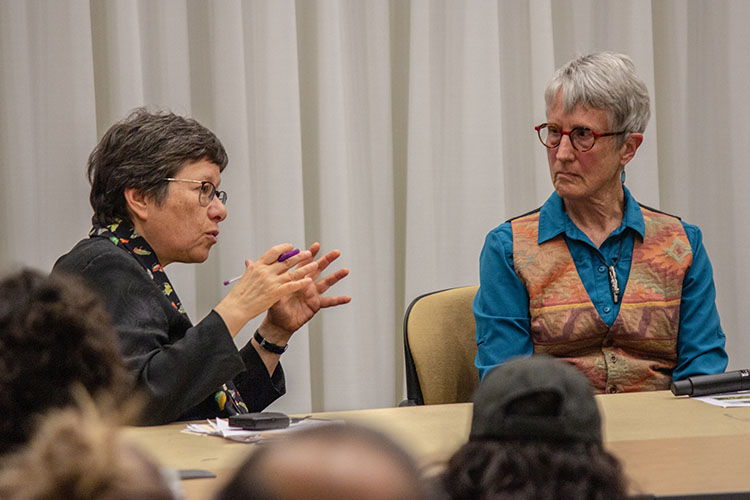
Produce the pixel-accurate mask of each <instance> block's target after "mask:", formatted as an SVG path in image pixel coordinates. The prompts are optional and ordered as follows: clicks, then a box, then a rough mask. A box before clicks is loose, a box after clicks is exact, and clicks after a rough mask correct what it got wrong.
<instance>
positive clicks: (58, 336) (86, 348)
mask: <svg viewBox="0 0 750 500" xmlns="http://www.w3.org/2000/svg"><path fill="white" fill-rule="evenodd" d="M81 388H83V389H84V390H85V391H87V392H88V393H89V394H91V395H92V396H93V397H94V398H99V399H101V398H103V397H108V398H109V400H110V401H111V402H115V400H117V399H118V396H119V395H122V394H125V391H129V390H130V389H131V388H132V382H131V381H130V378H129V376H128V375H127V372H126V370H125V367H124V363H123V361H122V358H121V356H120V352H119V339H118V337H117V334H116V333H115V330H114V329H113V327H112V322H111V319H110V316H109V313H108V312H107V311H106V310H105V309H104V306H103V305H102V304H101V303H100V301H99V299H98V298H97V297H96V296H95V295H94V294H93V293H92V292H90V291H88V289H87V288H86V287H85V286H84V285H83V283H82V282H80V281H79V280H78V279H77V278H75V277H72V276H52V277H47V276H44V275H43V274H41V273H40V272H38V271H35V270H31V269H24V270H21V271H19V272H17V273H14V274H12V275H10V276H8V277H6V278H5V279H3V280H2V281H0V415H2V418H0V454H2V453H5V452H7V451H10V450H11V449H13V448H15V447H16V446H17V445H19V444H22V443H24V442H26V441H27V440H28V438H29V437H30V436H31V434H32V433H33V431H34V429H35V426H36V419H37V417H39V416H40V415H41V414H43V413H44V412H45V411H46V410H49V409H52V408H57V407H63V406H66V405H69V404H71V403H72V402H73V400H74V397H75V396H74V395H75V392H76V391H80V390H81Z"/></svg>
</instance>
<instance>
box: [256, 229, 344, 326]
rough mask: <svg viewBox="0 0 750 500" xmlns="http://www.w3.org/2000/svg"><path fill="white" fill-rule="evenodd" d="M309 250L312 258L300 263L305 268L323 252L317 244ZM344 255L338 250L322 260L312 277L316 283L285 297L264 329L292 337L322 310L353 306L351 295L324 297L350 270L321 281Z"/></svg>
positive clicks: (332, 274)
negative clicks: (329, 268) (334, 262)
mask: <svg viewBox="0 0 750 500" xmlns="http://www.w3.org/2000/svg"><path fill="white" fill-rule="evenodd" d="M309 250H310V253H311V254H312V257H311V259H309V260H303V261H301V262H298V263H297V267H302V266H304V265H306V264H308V263H309V262H311V261H312V259H314V258H315V256H316V255H317V254H318V252H319V251H320V243H313V244H312V245H311V246H310V249H309ZM340 255H341V252H339V251H338V250H331V251H330V252H328V253H327V254H325V255H324V256H323V257H321V258H320V259H318V261H317V263H318V268H317V270H316V271H315V272H314V273H312V274H310V275H309V277H311V278H312V279H313V282H312V283H311V284H310V285H309V286H307V287H305V288H302V289H301V290H298V291H297V292H295V293H293V294H291V295H288V296H286V297H284V298H282V299H281V300H279V301H278V302H276V303H275V304H274V305H273V306H271V308H270V309H269V310H268V314H267V315H266V318H265V319H264V321H263V323H264V326H266V327H271V328H273V329H274V330H276V329H280V330H284V331H285V332H287V335H289V336H291V334H292V333H294V332H295V331H297V330H298V329H299V328H300V327H301V326H302V325H304V324H305V323H307V322H308V321H310V319H311V318H312V317H313V316H315V313H317V312H318V311H319V310H320V309H321V308H326V307H334V306H338V305H341V304H347V303H349V301H351V297H348V296H335V297H323V294H324V293H325V292H326V291H327V290H328V289H329V288H330V287H332V286H333V285H335V284H336V283H338V282H339V281H340V280H341V279H343V278H345V277H346V276H347V275H348V274H349V270H348V269H347V268H343V269H339V270H338V271H336V272H334V273H331V274H329V275H328V276H326V277H324V278H321V279H318V277H319V276H320V275H321V273H322V272H323V270H324V269H325V268H326V267H328V265H329V264H330V263H331V262H333V261H334V260H336V259H337V258H339V256H340ZM262 329H263V328H262Z"/></svg>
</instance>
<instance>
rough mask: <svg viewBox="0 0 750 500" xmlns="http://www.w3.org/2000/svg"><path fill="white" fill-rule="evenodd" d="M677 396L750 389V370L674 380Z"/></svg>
mask: <svg viewBox="0 0 750 500" xmlns="http://www.w3.org/2000/svg"><path fill="white" fill-rule="evenodd" d="M670 389H671V390H672V394H674V395H675V396H684V395H688V396H705V395H707V394H720V393H722V392H736V391H744V390H747V389H750V370H735V371H733V372H726V373H717V374H715V375H696V376H694V377H688V378H686V379H685V380H677V381H674V380H673V381H672V385H671V386H670Z"/></svg>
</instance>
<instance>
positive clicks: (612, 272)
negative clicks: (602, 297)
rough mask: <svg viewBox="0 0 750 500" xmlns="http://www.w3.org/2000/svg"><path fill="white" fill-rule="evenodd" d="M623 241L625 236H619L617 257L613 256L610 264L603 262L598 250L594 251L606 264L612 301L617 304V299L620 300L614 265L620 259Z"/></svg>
mask: <svg viewBox="0 0 750 500" xmlns="http://www.w3.org/2000/svg"><path fill="white" fill-rule="evenodd" d="M623 241H625V238H624V237H622V238H620V249H619V250H618V251H617V257H615V260H614V261H612V265H609V264H607V263H606V262H605V260H604V257H602V256H601V254H600V253H599V252H597V253H596V256H597V257H598V258H599V260H600V261H601V262H602V264H604V265H605V266H607V269H608V270H609V291H610V292H612V302H614V303H615V304H617V301H618V300H620V286H619V285H618V283H617V273H616V272H615V266H616V265H617V261H619V260H620V255H622V242H623Z"/></svg>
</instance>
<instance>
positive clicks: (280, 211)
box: [0, 0, 750, 412]
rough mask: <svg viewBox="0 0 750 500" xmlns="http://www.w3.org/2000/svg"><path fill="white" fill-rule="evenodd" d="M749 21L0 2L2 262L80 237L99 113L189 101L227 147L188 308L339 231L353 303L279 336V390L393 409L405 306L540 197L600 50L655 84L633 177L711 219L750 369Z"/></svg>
mask: <svg viewBox="0 0 750 500" xmlns="http://www.w3.org/2000/svg"><path fill="white" fill-rule="evenodd" d="M748 19H750V2H747V1H745V0H687V1H685V0H653V1H652V0H631V1H627V2H625V1H621V0H465V1H461V0H390V1H389V0H298V1H296V2H295V1H293V0H221V1H218V0H217V1H205V0H159V1H153V0H0V183H1V184H0V272H2V273H3V274H4V273H7V272H10V271H13V270H16V269H18V268H20V267H21V266H31V267H34V268H37V269H40V270H43V271H48V270H49V269H50V268H51V266H52V264H53V263H54V261H55V259H56V258H57V257H58V256H59V255H61V254H62V253H64V252H66V251H67V250H69V249H70V248H71V247H72V246H73V245H74V244H75V242H76V241H78V240H79V239H81V238H83V237H84V236H85V234H86V232H87V231H88V228H89V224H90V216H91V208H90V206H89V204H88V183H87V181H86V178H85V164H86V159H87V157H88V154H89V152H90V151H91V149H92V148H93V147H94V145H95V144H96V142H97V140H98V138H99V137H100V136H101V134H103V133H104V131H105V130H106V129H107V128H108V127H109V126H110V125H111V124H112V123H113V122H115V121H117V120H119V119H121V118H123V117H124V116H126V115H127V114H128V112H129V111H130V110H131V109H133V108H135V107H137V106H141V105H149V106H152V107H159V108H165V109H170V110H172V111H175V112H177V113H180V114H187V115H191V116H193V117H195V118H196V119H198V120H199V121H201V122H202V123H203V124H205V125H206V126H208V127H209V128H211V129H212V130H214V131H215V132H216V133H217V135H218V136H219V137H220V138H221V139H222V141H223V142H224V145H225V146H226V148H227V150H228V153H229V156H230V165H229V167H228V168H227V170H226V171H225V172H224V174H223V180H222V189H225V190H227V191H228V193H229V204H228V209H229V218H228V219H227V220H226V222H224V223H223V224H222V234H221V237H220V243H219V245H217V246H216V247H215V248H214V250H213V251H212V254H211V257H210V258H209V260H208V261H207V262H206V263H204V264H201V265H197V266H195V265H181V264H173V265H171V266H169V267H168V268H167V273H168V274H169V275H170V277H171V279H172V280H173V282H174V283H175V287H176V289H177V291H178V293H179V295H180V297H181V299H182V301H183V302H184V303H185V305H186V307H187V309H188V311H189V313H190V316H191V317H192V318H193V320H194V321H197V320H199V319H200V318H202V317H203V316H204V315H205V314H206V313H207V312H208V311H209V310H210V309H211V307H213V306H214V305H215V304H216V303H218V301H219V300H220V299H221V297H222V295H223V294H224V293H226V290H225V289H224V287H223V286H221V282H222V281H223V280H224V279H226V278H228V277H232V276H235V275H237V274H239V273H240V272H241V271H242V269H243V261H244V259H246V258H252V259H255V258H256V257H257V256H259V255H260V254H261V253H262V252H263V251H265V250H266V249H267V248H268V247H270V246H272V245H273V244H276V243H280V242H290V243H293V244H295V245H296V246H307V245H310V244H311V243H313V242H315V241H320V242H321V243H322V245H323V249H324V250H329V249H332V248H339V249H340V250H341V252H342V257H341V258H340V259H339V262H337V263H336V265H337V266H346V267H349V268H350V269H351V275H350V277H348V278H347V279H346V280H345V281H344V282H342V283H341V284H340V285H338V286H337V287H335V289H334V290H332V291H331V292H332V293H336V294H349V295H351V296H352V299H353V300H352V303H351V304H349V305H347V306H344V307H340V308H337V309H333V310H327V311H323V312H322V314H320V315H319V316H318V317H317V318H316V319H315V320H313V321H312V322H311V323H310V325H309V326H308V327H306V328H304V329H303V330H301V331H300V332H298V333H297V334H296V335H295V336H294V338H293V340H292V345H291V348H290V349H289V351H287V353H286V354H284V359H283V363H284V367H285V369H286V371H287V377H288V388H289V392H288V394H287V396H285V397H284V398H282V399H281V400H280V401H278V402H277V403H275V404H274V408H276V409H279V410H282V411H289V412H307V411H311V410H316V411H320V410H339V409H352V408H371V407H383V406H392V405H394V404H397V403H398V402H399V401H400V400H401V399H402V398H403V396H404V395H403V341H402V332H401V324H402V318H403V312H404V310H405V307H406V305H407V304H408V303H409V302H410V301H411V299H413V298H414V297H416V296H417V295H420V294H422V293H425V292H428V291H431V290H435V289H441V288H447V287H452V286H458V285H466V284H474V283H477V280H478V269H477V263H478V256H479V251H480V249H481V246H482V243H483V240H484V236H485V234H486V233H487V232H488V231H489V230H491V229H492V228H493V227H495V226H497V225H498V224H500V223H501V222H503V221H504V220H505V219H507V218H508V217H511V216H513V215H516V214H520V213H522V212H525V211H528V210H531V209H533V208H535V207H537V206H539V205H540V204H541V203H542V202H543V201H544V199H546V197H547V196H548V195H549V193H550V192H551V190H552V188H551V184H550V181H549V177H548V173H547V165H546V159H545V155H544V151H543V147H542V146H541V145H540V144H539V143H538V140H537V138H536V136H535V133H534V132H533V128H532V127H533V125H534V124H536V123H540V122H542V121H543V120H544V118H545V115H544V102H543V90H544V87H545V85H546V83H547V81H548V79H549V78H550V77H551V75H552V72H553V71H554V69H555V68H556V67H558V66H559V65H561V64H563V63H564V62H566V61H567V60H569V59H570V58H572V57H574V56H576V55H580V54H584V53H588V52H592V51H596V50H615V51H620V52H625V53H628V54H630V55H631V57H632V58H633V60H634V62H635V64H636V67H637V69H638V72H639V73H640V75H641V76H642V77H643V78H644V80H645V81H646V83H647V85H648V87H649V90H650V92H651V96H652V119H651V122H650V124H649V127H648V129H647V132H646V139H645V143H644V145H643V147H642V148H641V149H640V150H639V152H638V155H637V156H636V158H635V160H634V161H633V162H631V164H630V165H629V166H628V169H627V174H628V177H627V185H628V186H629V187H630V188H631V190H632V191H633V193H634V194H635V196H636V197H637V198H638V199H639V200H640V201H641V202H643V203H645V204H647V205H650V206H654V207H658V208H660V209H662V210H665V211H667V212H670V213H675V214H678V215H680V216H682V217H683V219H685V220H687V221H688V222H691V223H695V224H698V225H699V226H700V227H701V228H702V230H703V235H704V241H705V244H706V247H707V249H708V252H709V255H710V257H711V259H712V262H713V264H714V271H715V279H716V284H717V289H718V304H719V311H720V313H721V318H722V324H723V326H724V329H725V331H726V334H727V345H728V350H729V353H730V369H739V368H748V367H750V340H748V338H747V336H746V335H745V328H746V325H747V324H749V323H750V308H748V307H747V306H746V302H747V298H748V297H750V285H749V283H750V259H749V258H748V257H746V255H747V251H746V250H743V249H746V248H748V244H749V243H750V231H748V228H747V225H748V220H747V219H746V217H748V216H749V215H750V200H748V197H747V196H746V187H747V186H748V185H750V172H748V170H747V168H746V167H745V165H744V160H745V158H746V151H747V145H746V143H745V141H746V140H747V139H746V137H745V134H744V129H745V128H747V126H746V124H745V123H744V120H745V119H746V117H747V116H750V93H748V90H747V89H748V82H749V81H750V53H749V52H748V47H750V32H748V30H747V29H746V24H747V20H748ZM256 324H257V321H255V322H254V323H253V324H252V325H249V326H248V327H247V328H246V329H245V331H243V333H242V334H241V335H240V337H239V342H241V343H244V342H246V341H247V340H248V338H249V335H250V333H251V332H252V329H253V328H254V327H255V325H256Z"/></svg>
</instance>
